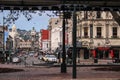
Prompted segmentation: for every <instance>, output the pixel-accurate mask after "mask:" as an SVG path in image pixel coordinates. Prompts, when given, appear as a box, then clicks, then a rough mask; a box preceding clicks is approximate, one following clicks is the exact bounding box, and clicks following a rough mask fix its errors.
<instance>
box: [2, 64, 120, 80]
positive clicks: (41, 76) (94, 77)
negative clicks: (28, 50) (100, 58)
mask: <svg viewBox="0 0 120 80" xmlns="http://www.w3.org/2000/svg"><path fill="white" fill-rule="evenodd" d="M0 68H14V69H23V70H24V71H20V72H9V73H0V80H120V71H109V70H97V71H96V70H95V69H96V67H77V78H76V79H73V78H72V67H67V73H61V72H60V69H61V68H60V67H44V66H24V65H16V64H0ZM97 68H98V67H97Z"/></svg>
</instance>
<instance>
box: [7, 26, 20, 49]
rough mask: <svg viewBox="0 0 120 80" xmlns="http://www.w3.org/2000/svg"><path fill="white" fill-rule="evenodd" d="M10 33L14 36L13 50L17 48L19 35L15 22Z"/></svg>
mask: <svg viewBox="0 0 120 80" xmlns="http://www.w3.org/2000/svg"><path fill="white" fill-rule="evenodd" d="M9 35H10V36H11V37H12V39H13V50H15V48H16V44H17V42H16V38H17V37H18V36H19V34H18V32H17V28H16V26H15V24H13V26H12V31H9Z"/></svg>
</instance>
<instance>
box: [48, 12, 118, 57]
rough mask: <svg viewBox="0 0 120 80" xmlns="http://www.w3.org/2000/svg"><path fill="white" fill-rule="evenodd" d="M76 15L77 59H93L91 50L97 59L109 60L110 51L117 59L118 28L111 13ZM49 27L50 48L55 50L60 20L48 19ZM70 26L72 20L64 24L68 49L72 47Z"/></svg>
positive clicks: (78, 13) (80, 13)
mask: <svg viewBox="0 0 120 80" xmlns="http://www.w3.org/2000/svg"><path fill="white" fill-rule="evenodd" d="M76 14H77V30H76V32H77V47H78V48H79V50H78V53H77V55H78V57H79V58H83V59H88V58H90V57H94V56H93V53H92V51H91V50H95V51H96V54H97V56H98V58H111V56H110V52H111V50H113V53H114V54H115V55H116V56H117V57H119V55H120V54H119V52H120V32H119V30H120V26H119V25H118V23H117V22H116V21H115V20H114V18H113V16H112V14H111V12H109V11H80V12H77V13H76ZM56 22H57V23H56ZM49 25H50V27H51V48H52V49H55V48H57V47H58V46H59V45H58V43H59V42H60V40H59V39H60V37H59V36H60V34H59V32H60V30H59V29H58V28H59V27H61V26H62V19H60V18H58V19H54V18H53V19H50V21H49ZM72 26H73V23H72V19H69V20H68V21H67V23H66V28H67V33H68V35H67V36H68V45H69V47H72ZM61 31H62V30H61ZM61 36H62V35H61ZM58 37H59V38H58ZM61 41H62V39H61ZM86 56H87V57H86Z"/></svg>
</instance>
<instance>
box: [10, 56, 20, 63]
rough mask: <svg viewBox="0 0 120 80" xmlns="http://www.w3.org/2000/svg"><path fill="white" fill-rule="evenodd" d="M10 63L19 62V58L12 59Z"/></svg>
mask: <svg viewBox="0 0 120 80" xmlns="http://www.w3.org/2000/svg"><path fill="white" fill-rule="evenodd" d="M12 62H13V63H19V62H20V58H19V57H13V58H12Z"/></svg>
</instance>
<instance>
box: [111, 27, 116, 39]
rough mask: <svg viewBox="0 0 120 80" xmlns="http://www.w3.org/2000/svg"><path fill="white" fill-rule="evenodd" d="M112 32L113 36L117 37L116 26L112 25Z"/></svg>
mask: <svg viewBox="0 0 120 80" xmlns="http://www.w3.org/2000/svg"><path fill="white" fill-rule="evenodd" d="M112 32H113V33H112V36H113V38H117V27H113V29H112Z"/></svg>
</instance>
